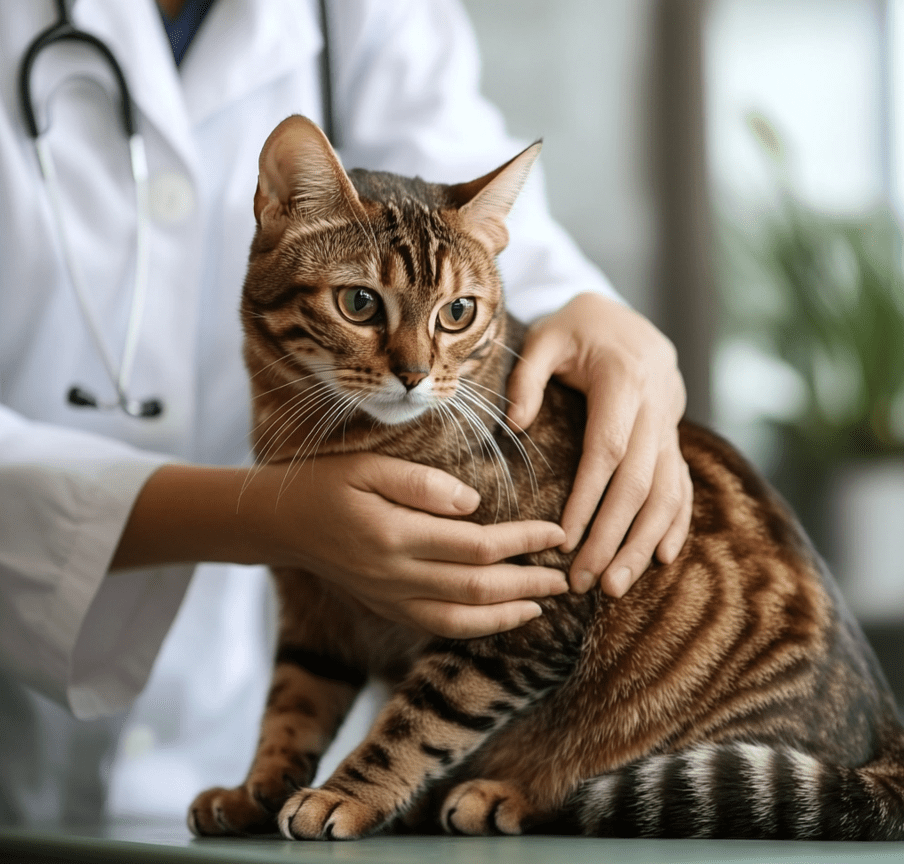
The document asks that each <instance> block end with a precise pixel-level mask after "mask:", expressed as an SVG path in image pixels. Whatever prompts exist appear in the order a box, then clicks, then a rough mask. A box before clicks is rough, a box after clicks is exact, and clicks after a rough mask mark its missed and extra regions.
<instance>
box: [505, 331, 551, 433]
mask: <svg viewBox="0 0 904 864" xmlns="http://www.w3.org/2000/svg"><path fill="white" fill-rule="evenodd" d="M560 343H561V337H560V336H559V334H558V333H556V332H555V331H550V330H539V331H535V332H533V333H532V332H531V331H528V335H527V338H526V339H525V341H524V347H523V348H522V349H521V356H520V357H519V358H518V362H517V363H516V364H515V367H514V369H512V372H511V374H510V375H509V380H508V387H507V388H506V389H507V393H506V395H507V397H508V400H509V407H508V411H507V412H506V413H507V415H508V419H509V425H510V426H512V427H513V428H514V429H515V430H519V429H527V427H528V426H530V424H531V423H533V422H534V420H535V419H536V418H537V414H538V413H539V411H540V406H541V405H542V404H543V393H544V391H545V390H546V385H547V384H548V383H549V379H550V378H551V377H552V375H553V373H554V372H555V370H556V367H557V366H558V365H559V362H560V361H561V359H562V356H563V353H564V352H563V350H562V346H561V344H560Z"/></svg>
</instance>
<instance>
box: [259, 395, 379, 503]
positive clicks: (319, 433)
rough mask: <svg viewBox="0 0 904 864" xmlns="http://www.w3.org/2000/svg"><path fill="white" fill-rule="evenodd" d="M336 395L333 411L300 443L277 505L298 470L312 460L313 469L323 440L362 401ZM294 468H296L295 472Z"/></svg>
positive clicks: (284, 479) (287, 471)
mask: <svg viewBox="0 0 904 864" xmlns="http://www.w3.org/2000/svg"><path fill="white" fill-rule="evenodd" d="M334 395H335V396H336V402H337V404H334V406H333V411H332V412H330V413H328V414H326V415H324V417H322V418H321V419H320V420H319V421H318V423H317V424H316V425H315V426H314V428H313V429H312V430H311V432H310V433H308V435H307V436H306V437H305V440H304V441H303V442H302V443H301V445H299V448H298V450H296V452H295V455H294V456H293V457H292V460H291V461H290V462H289V465H288V467H287V468H286V473H285V476H284V477H283V482H282V484H281V485H280V489H279V494H278V495H277V499H276V501H277V505H278V504H279V500H280V498H281V497H282V494H283V492H284V491H285V489H286V488H288V486H289V484H290V483H291V482H292V480H293V479H294V478H295V477H297V476H298V472H299V471H301V469H302V467H303V466H304V463H305V462H307V461H309V460H310V463H311V469H312V471H313V467H314V462H315V460H316V458H317V453H318V451H319V450H320V447H321V445H322V444H323V442H324V441H326V440H327V438H329V436H330V435H331V434H332V432H333V431H334V430H335V429H336V428H337V427H338V426H339V424H340V423H342V422H343V420H345V421H347V420H348V417H349V416H350V414H352V413H353V412H354V410H355V408H356V407H357V405H358V404H359V403H360V402H361V401H362V400H361V399H358V400H356V399H354V398H352V397H349V396H345V395H344V394H340V393H336V394H334ZM308 442H310V443H308ZM293 468H294V469H295V470H294V472H293ZM290 474H291V476H290Z"/></svg>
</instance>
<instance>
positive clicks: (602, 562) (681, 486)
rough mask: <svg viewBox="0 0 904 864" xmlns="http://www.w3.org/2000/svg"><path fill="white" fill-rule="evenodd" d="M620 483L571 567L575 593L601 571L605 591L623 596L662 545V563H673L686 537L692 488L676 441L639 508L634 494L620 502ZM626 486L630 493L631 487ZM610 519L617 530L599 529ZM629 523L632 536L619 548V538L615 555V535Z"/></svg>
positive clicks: (614, 486) (661, 456) (661, 459)
mask: <svg viewBox="0 0 904 864" xmlns="http://www.w3.org/2000/svg"><path fill="white" fill-rule="evenodd" d="M625 467H629V466H628V459H626V460H625V465H623V466H622V467H621V468H619V472H618V473H619V474H620V473H621V472H622V470H624V468H625ZM619 479H620V478H619V477H616V478H615V479H614V480H613V484H612V489H611V490H610V492H609V493H607V499H606V501H605V502H604V505H603V508H601V510H600V518H598V519H597V521H596V523H595V524H594V528H593V530H591V533H590V536H589V537H588V540H587V542H586V543H585V545H584V547H583V548H582V549H581V551H580V553H579V554H578V556H577V557H576V558H575V561H574V563H573V565H572V574H573V575H572V580H571V582H572V588H573V589H574V590H576V591H584V590H587V588H589V587H590V586H592V585H593V584H594V583H595V582H596V578H597V574H599V573H602V577H601V579H600V587H601V588H602V589H603V591H605V592H606V593H607V594H609V595H611V596H613V597H621V596H623V595H624V594H625V593H626V592H627V591H628V589H629V588H630V587H631V586H632V585H633V584H634V582H635V581H636V580H637V579H638V578H639V577H640V576H641V574H642V573H643V572H644V571H645V570H646V569H647V567H649V565H650V562H651V560H652V558H653V554H654V552H655V551H656V550H657V549H659V548H660V547H663V554H662V555H661V556H660V560H662V561H663V562H664V563H670V562H671V561H673V560H674V559H675V558H676V557H677V555H678V553H679V552H680V550H681V546H682V545H683V543H684V540H685V539H686V537H687V532H688V528H689V526H690V515H691V505H692V497H693V487H692V484H691V482H690V477H689V475H688V471H687V466H686V465H685V463H684V461H683V459H682V458H681V455H680V451H679V450H678V449H677V442H676V443H675V446H674V447H670V448H666V449H664V450H663V451H662V452H661V453H660V454H659V459H658V461H657V462H656V466H655V471H654V473H653V476H652V482H651V483H650V485H649V488H648V490H647V492H646V494H645V498H644V500H643V503H642V505H641V506H640V507H639V508H638V507H636V497H634V496H633V493H632V492H631V491H628V492H626V494H625V495H624V497H623V498H620V496H619V492H620V491H621V488H620V487H619V486H618V480H619ZM624 488H627V489H629V490H630V484H628V485H627V486H626V487H624ZM607 505H608V506H607ZM604 509H605V511H606V512H604ZM632 512H636V516H634V517H632V515H631V514H632ZM610 518H611V520H612V523H613V524H614V527H613V528H611V529H609V530H607V528H608V526H605V527H601V528H600V530H597V527H598V526H600V525H601V523H604V522H608V521H609V519H610ZM632 518H633V522H632V521H631V520H632ZM626 523H627V524H628V525H630V530H629V531H627V529H625V530H626V531H627V537H626V538H625V541H624V544H623V545H622V546H621V548H620V549H617V545H618V539H616V540H615V541H614V542H615V546H616V549H617V551H614V550H613V546H612V544H613V536H615V535H618V532H619V531H622V529H623V527H624V526H625V525H626Z"/></svg>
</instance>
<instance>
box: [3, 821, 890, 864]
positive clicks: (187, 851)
mask: <svg viewBox="0 0 904 864" xmlns="http://www.w3.org/2000/svg"><path fill="white" fill-rule="evenodd" d="M6 861H10V862H12V861H15V862H16V864H45V862H54V864H76V862H95V864H105V862H111V864H112V862H116V864H162V862H188V864H191V862H195V864H197V862H211V864H213V862H217V864H233V862H235V864H246V862H261V864H269V862H280V864H285V862H292V861H298V862H310V864H327V862H329V864H341V862H350V864H351V862H367V864H389V862H392V864H422V862H426V864H430V862H437V864H446V862H449V864H479V862H490V864H558V862H562V864H591V862H592V864H604V862H626V864H645V862H655V864H663V862H667V864H683V862H693V864H705V862H735V861H737V862H762V864H779V862H794V864H811V862H812V864H823V862H833V861H837V862H845V864H849V862H857V861H901V862H904V842H902V843H794V842H787V843H786V842H770V841H741V840H677V841H676V840H609V839H605V840H593V839H586V838H579V837H489V838H482V837H474V838H471V837H377V838H373V839H370V840H359V841H356V842H332V843H306V842H294V841H288V840H282V839H279V838H277V837H267V838H260V839H212V838H205V839H196V838H194V837H192V836H191V835H190V834H189V832H188V830H187V829H186V828H185V827H184V825H181V824H179V823H176V822H162V821H161V822H150V821H142V822H113V823H109V824H105V825H101V826H82V827H78V828H76V827H61V826H48V827H45V828H41V829H37V828H0V862H6Z"/></svg>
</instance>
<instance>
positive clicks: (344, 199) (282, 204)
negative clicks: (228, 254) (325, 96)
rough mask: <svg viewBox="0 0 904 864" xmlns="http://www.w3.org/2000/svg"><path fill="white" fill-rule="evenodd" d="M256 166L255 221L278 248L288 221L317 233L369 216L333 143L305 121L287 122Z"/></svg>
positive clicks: (275, 132)
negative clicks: (339, 221)
mask: <svg viewBox="0 0 904 864" xmlns="http://www.w3.org/2000/svg"><path fill="white" fill-rule="evenodd" d="M258 164H259V173H258V180H257V191H256V192H255V193H254V218H255V219H256V220H257V224H258V225H259V226H260V229H261V231H262V232H263V233H264V234H265V235H266V236H267V237H268V238H269V239H272V242H274V243H275V242H276V241H277V240H278V239H279V237H281V236H282V234H283V232H284V231H285V229H286V227H287V226H288V224H289V222H290V221H293V222H296V223H300V224H301V225H302V226H304V225H310V226H311V227H314V226H315V225H317V224H323V223H324V222H330V221H334V220H335V219H337V218H343V217H345V218H352V219H357V220H361V219H362V218H365V216H366V214H365V212H364V207H363V205H362V204H361V199H360V198H359V197H358V193H357V192H356V191H355V187H354V186H352V182H351V180H349V179H348V175H347V174H346V173H345V169H344V168H343V167H342V163H341V162H340V161H339V157H338V156H337V155H336V152H335V151H334V150H333V148H332V147H331V146H330V142H329V140H328V139H327V137H326V135H324V134H323V132H322V131H321V129H320V127H319V126H317V124H316V123H313V122H312V121H310V120H308V118H307V117H302V116H301V115H298V114H295V115H293V116H291V117H287V118H286V119H285V120H283V121H282V123H280V124H279V126H277V127H276V128H275V129H274V130H273V131H272V132H271V133H270V136H269V137H268V138H267V141H266V142H265V143H264V147H263V149H262V150H261V155H260V160H259V163H258Z"/></svg>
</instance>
